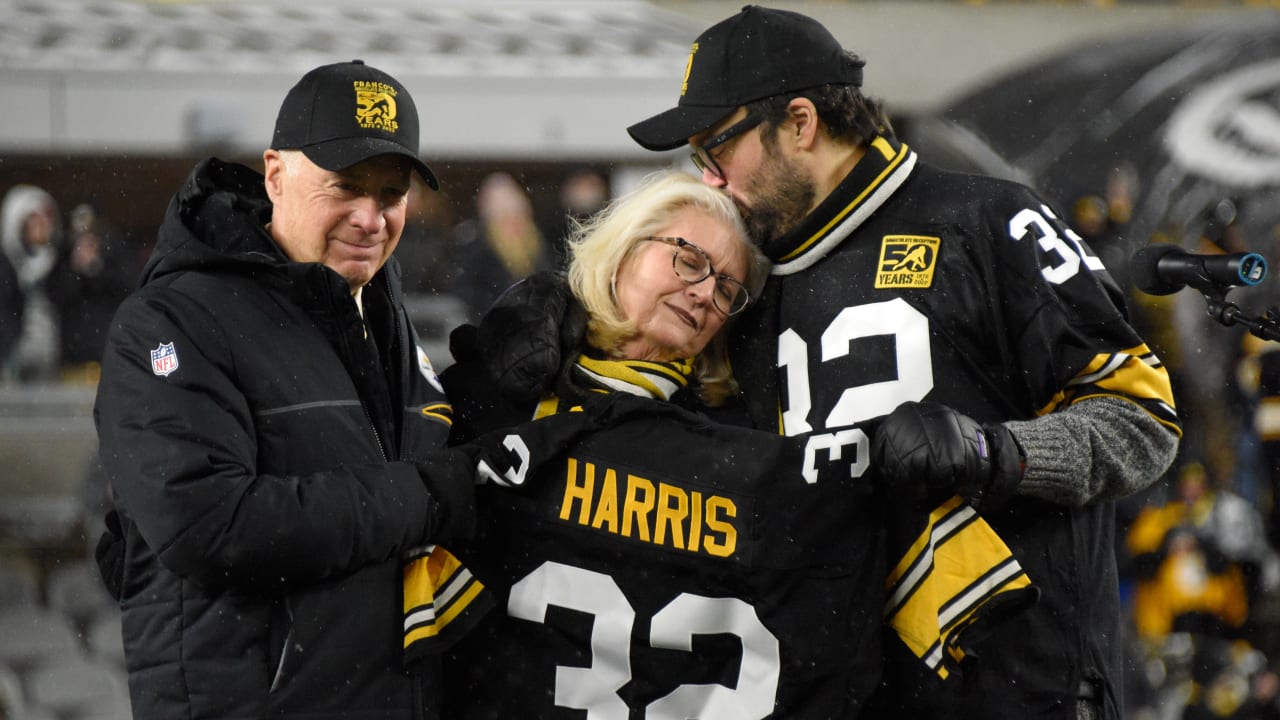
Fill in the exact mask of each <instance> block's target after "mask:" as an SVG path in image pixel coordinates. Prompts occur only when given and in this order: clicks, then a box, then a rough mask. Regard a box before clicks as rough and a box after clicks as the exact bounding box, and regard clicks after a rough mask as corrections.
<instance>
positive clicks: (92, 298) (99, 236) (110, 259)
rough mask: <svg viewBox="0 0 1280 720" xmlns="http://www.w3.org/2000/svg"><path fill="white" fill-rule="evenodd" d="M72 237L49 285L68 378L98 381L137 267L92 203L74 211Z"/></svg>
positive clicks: (64, 370)
mask: <svg viewBox="0 0 1280 720" xmlns="http://www.w3.org/2000/svg"><path fill="white" fill-rule="evenodd" d="M70 225H71V233H70V235H69V237H68V242H67V248H66V251H65V252H63V253H62V254H61V257H60V259H59V262H58V265H57V267H55V268H54V271H53V274H52V276H51V277H50V282H49V295H50V297H51V298H52V300H53V302H54V304H55V305H56V306H57V308H58V316H59V318H60V319H61V323H60V324H61V337H60V347H61V356H62V373H63V377H64V378H68V377H71V378H76V379H81V380H84V381H86V382H97V379H98V364H99V362H101V360H102V348H103V345H104V344H105V343H106V335H107V328H108V327H109V325H110V323H111V316H112V315H113V314H114V313H115V310H116V307H117V306H118V305H119V304H120V302H121V301H123V300H124V298H125V296H127V295H128V294H129V291H130V290H132V289H133V286H134V283H135V281H136V279H137V272H138V268H136V267H134V265H133V263H132V262H130V261H129V260H128V258H131V257H132V253H130V252H125V250H126V249H125V248H124V247H122V245H121V243H122V238H121V237H120V235H119V234H118V233H117V232H116V231H115V229H114V228H112V227H111V226H110V225H109V224H108V223H107V222H106V221H105V220H104V219H103V218H102V217H100V216H98V214H97V213H96V212H94V209H93V207H91V206H89V205H78V206H76V208H75V209H74V210H72V211H71V223H70Z"/></svg>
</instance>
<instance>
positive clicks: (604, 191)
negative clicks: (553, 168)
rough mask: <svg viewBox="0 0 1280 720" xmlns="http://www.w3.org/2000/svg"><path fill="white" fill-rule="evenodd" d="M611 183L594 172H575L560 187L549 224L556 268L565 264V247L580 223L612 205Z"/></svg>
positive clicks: (548, 234)
mask: <svg viewBox="0 0 1280 720" xmlns="http://www.w3.org/2000/svg"><path fill="white" fill-rule="evenodd" d="M609 195H610V193H609V181H608V180H606V179H605V176H604V175H602V174H601V173H600V172H599V171H597V170H595V169H593V168H587V167H583V168H575V169H574V170H572V171H570V172H569V174H568V175H566V176H565V178H564V181H563V182H561V183H560V191H559V194H558V195H557V199H558V201H559V202H558V203H557V204H556V209H555V215H554V216H553V217H551V218H550V219H549V220H548V221H547V222H546V223H545V227H546V228H547V231H546V233H545V234H546V237H547V239H548V240H549V241H550V242H551V246H552V251H553V252H554V253H555V265H556V267H561V266H563V265H564V262H565V243H566V241H568V239H569V236H570V235H571V234H572V233H573V231H574V228H575V227H576V226H577V224H578V223H580V222H582V221H583V220H586V219H587V218H589V217H591V216H592V215H594V214H596V213H597V212H599V211H600V210H601V209H602V208H603V207H604V206H605V203H607V202H609Z"/></svg>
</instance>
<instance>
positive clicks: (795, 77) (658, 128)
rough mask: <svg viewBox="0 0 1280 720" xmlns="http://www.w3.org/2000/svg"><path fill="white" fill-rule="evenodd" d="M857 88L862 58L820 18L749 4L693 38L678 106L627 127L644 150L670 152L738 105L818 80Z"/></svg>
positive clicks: (860, 76)
mask: <svg viewBox="0 0 1280 720" xmlns="http://www.w3.org/2000/svg"><path fill="white" fill-rule="evenodd" d="M827 84H834V85H858V86H861V85H862V61H861V60H854V59H852V58H850V57H849V56H847V55H846V54H845V51H844V48H842V47H841V46H840V42H839V41H838V40H836V39H835V37H834V36H832V34H831V32H830V31H829V30H827V29H826V28H825V27H823V26H822V25H821V24H820V23H819V22H818V21H817V20H814V19H813V18H811V17H807V16H805V15H801V14H800V13H797V12H791V11H789V10H774V9H772V8H765V7H760V6H758V5H746V6H744V7H743V8H742V12H740V13H738V14H737V15H734V16H733V17H731V18H728V19H727V20H722V21H720V22H719V23H716V24H715V25H712V26H711V27H710V28H708V29H707V30H706V31H705V32H703V33H702V34H701V35H699V36H698V39H697V40H695V41H694V43H693V48H692V49H691V50H690V51H689V60H688V62H687V63H686V65H685V70H684V80H683V81H682V83H681V85H680V99H679V101H678V102H677V104H676V107H674V108H672V109H670V110H667V111H666V112H663V113H659V114H657V115H655V116H653V117H651V118H649V119H648V120H644V121H641V122H638V123H636V124H635V125H632V126H631V127H629V128H627V132H628V133H629V134H630V135H631V138H632V139H633V140H635V141H636V142H637V143H639V144H640V145H641V146H643V147H644V148H646V149H648V150H671V149H673V148H677V147H680V146H681V145H684V144H685V142H686V141H687V139H688V138H689V137H690V136H691V135H696V134H698V133H700V132H702V131H704V130H708V129H710V128H711V126H713V125H715V124H716V123H718V122H720V121H721V120H723V119H724V118H726V117H728V116H729V115H730V114H732V113H733V111H734V110H736V109H737V108H738V107H739V106H741V105H746V104H747V103H750V102H753V101H755V100H761V99H763V98H766V97H771V96H773V95H781V94H783V93H786V92H793V91H799V90H807V89H809V88H813V87H818V86H819V85H827Z"/></svg>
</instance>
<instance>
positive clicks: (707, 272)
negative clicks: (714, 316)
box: [645, 235, 751, 315]
mask: <svg viewBox="0 0 1280 720" xmlns="http://www.w3.org/2000/svg"><path fill="white" fill-rule="evenodd" d="M645 240H652V241H654V242H660V243H666V244H668V245H674V246H675V252H674V253H673V254H672V257H671V267H672V268H673V269H675V271H676V277H678V278H680V279H681V280H683V281H685V282H686V283H689V284H690V285H693V284H696V283H700V282H702V281H703V280H706V279H707V278H709V277H712V276H713V275H714V276H715V279H716V288H715V292H714V293H712V294H711V297H712V302H714V303H715V306H716V309H717V310H719V311H720V312H722V313H724V314H725V315H737V314H738V313H740V312H742V311H743V309H744V308H746V307H747V304H748V303H750V302H751V293H749V292H747V288H746V287H745V286H743V284H742V283H740V282H738V281H737V280H734V279H733V278H731V277H729V276H728V275H720V274H718V273H716V269H715V268H714V267H712V266H711V258H710V256H708V255H707V252H706V251H705V250H703V249H702V248H700V247H698V246H697V245H694V244H693V243H691V242H689V241H688V240H685V239H684V238H679V237H662V236H660V235H652V236H650V237H647V238H645Z"/></svg>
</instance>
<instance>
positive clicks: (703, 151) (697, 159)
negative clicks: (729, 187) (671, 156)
mask: <svg viewBox="0 0 1280 720" xmlns="http://www.w3.org/2000/svg"><path fill="white" fill-rule="evenodd" d="M763 121H764V116H763V115H756V114H754V113H749V114H748V115H747V116H746V117H744V118H742V119H741V120H739V121H738V122H736V123H734V124H732V125H730V126H729V127H728V128H725V131H724V132H722V133H720V134H719V135H716V136H715V137H713V138H709V139H708V140H707V141H706V142H704V143H702V144H701V145H691V147H692V148H693V153H692V154H691V155H690V157H691V158H692V159H693V166H694V167H696V168H698V170H699V171H700V172H705V171H708V170H709V171H711V174H712V175H715V176H716V177H718V178H720V179H721V180H723V179H724V171H723V170H721V169H720V163H717V162H716V158H715V156H714V155H712V154H711V151H712V150H714V149H716V148H717V147H719V146H721V145H723V144H725V143H727V142H729V141H730V140H732V139H734V138H736V137H738V136H739V135H741V134H743V133H745V132H747V131H748V130H750V129H751V128H754V127H755V126H757V125H759V124H760V123H761V122H763Z"/></svg>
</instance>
